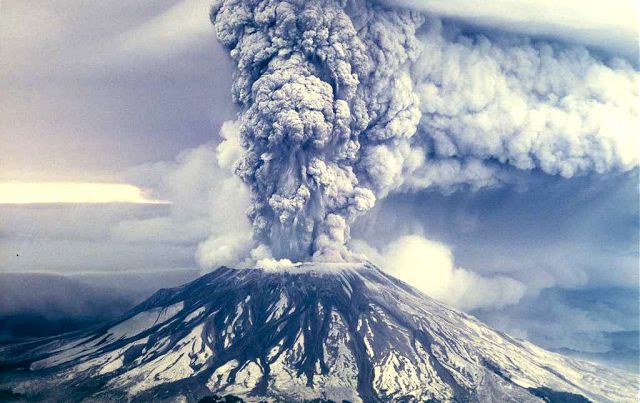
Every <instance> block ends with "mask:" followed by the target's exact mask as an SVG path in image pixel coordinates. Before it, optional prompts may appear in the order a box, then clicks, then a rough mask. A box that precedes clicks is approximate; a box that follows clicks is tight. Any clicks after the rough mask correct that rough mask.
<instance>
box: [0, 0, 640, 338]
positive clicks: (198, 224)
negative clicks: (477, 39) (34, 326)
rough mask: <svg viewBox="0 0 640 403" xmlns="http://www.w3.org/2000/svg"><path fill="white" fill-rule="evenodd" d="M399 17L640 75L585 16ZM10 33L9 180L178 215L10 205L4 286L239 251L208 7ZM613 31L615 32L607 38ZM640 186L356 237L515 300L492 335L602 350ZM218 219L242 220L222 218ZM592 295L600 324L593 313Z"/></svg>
mask: <svg viewBox="0 0 640 403" xmlns="http://www.w3.org/2000/svg"><path fill="white" fill-rule="evenodd" d="M620 2H621V3H620V4H621V6H620V7H622V8H624V7H627V6H628V4H629V3H625V2H624V0H620ZM395 3H404V4H409V5H411V6H414V7H418V8H421V9H426V10H427V11H437V12H439V13H441V14H443V15H445V16H447V17H449V18H452V19H453V20H455V21H457V22H456V23H460V24H463V26H464V27H465V30H466V31H467V32H474V31H478V32H484V33H486V32H489V33H491V32H493V31H494V30H496V29H498V30H499V31H500V33H501V34H504V32H515V34H517V35H534V37H535V38H538V37H542V38H545V39H547V40H548V39H552V40H556V41H560V42H561V43H564V42H567V41H568V42H573V43H578V44H584V45H588V46H592V51H593V52H594V53H597V54H604V55H607V57H609V56H619V57H622V58H625V59H627V60H628V61H630V63H632V64H634V65H636V60H635V57H637V54H636V53H635V52H634V49H636V50H637V32H633V27H632V28H629V23H628V20H627V19H625V18H624V16H623V17H620V13H612V15H611V16H610V17H607V18H602V15H601V14H600V13H599V12H598V10H589V7H585V8H584V9H582V7H581V10H582V14H581V16H582V18H581V22H580V24H582V25H580V24H579V25H577V26H576V25H575V21H574V20H573V19H569V20H570V21H569V22H568V20H566V19H563V18H560V17H558V18H550V19H547V20H546V21H545V23H544V24H542V23H539V22H538V23H536V21H534V20H535V18H534V17H531V18H532V20H531V21H530V23H529V24H525V25H526V27H527V29H522V28H517V27H522V24H520V22H521V21H520V20H514V19H513V18H512V17H511V16H510V15H506V16H505V15H503V13H499V12H495V10H493V9H492V8H491V7H489V6H486V8H485V9H483V8H482V7H481V8H480V9H478V10H477V13H478V14H477V15H469V13H468V12H467V11H465V12H461V11H459V10H458V8H456V6H455V5H456V2H448V3H447V4H448V6H447V7H445V5H446V4H445V5H443V4H444V3H442V2H437V1H425V2H417V1H405V2H395ZM552 3H555V4H560V5H561V6H567V7H576V4H575V3H574V2H571V1H567V2H560V3H557V2H546V1H540V2H534V1H526V2H521V4H522V5H524V6H526V7H529V9H532V10H539V12H540V13H542V14H543V15H561V13H560V14H558V13H555V14H554V8H553V7H554V5H553V4H552ZM484 4H485V5H486V4H489V3H484ZM442 7H444V9H443V8H442ZM555 7H558V6H557V5H556V6H555ZM465 10H468V9H465ZM556 11H557V10H556ZM545 13H547V14H545ZM549 13H551V14H549ZM487 14H488V16H487ZM525 14H526V13H525ZM562 15H563V14H562ZM519 18H520V17H519ZM0 19H1V22H2V23H1V24H0V30H1V31H0V32H1V38H2V48H1V49H0V52H1V54H0V60H2V64H1V69H0V94H2V95H0V97H1V98H0V100H1V103H2V108H0V141H1V142H2V144H3V156H2V159H1V161H0V164H1V165H0V180H1V181H88V182H96V181H97V182H101V181H110V182H122V183H131V184H134V185H138V186H140V187H142V188H148V189H150V190H151V191H152V192H153V195H154V196H155V197H158V198H161V199H167V200H172V201H174V204H173V205H139V204H100V205H87V204H70V205H66V204H56V205H33V204H32V205H0V223H2V225H1V226H0V257H1V261H2V266H0V270H1V271H5V272H8V271H19V272H30V271H54V272H60V273H80V272H82V273H85V272H101V273H103V272H113V273H117V272H118V271H143V272H146V271H148V272H155V271H159V270H160V271H162V270H180V269H193V268H197V267H199V266H198V244H199V243H200V242H202V241H204V240H206V239H207V238H209V239H212V240H213V241H215V237H213V238H212V234H213V235H220V234H228V233H234V234H235V232H234V231H236V232H237V238H238V239H242V237H243V236H244V234H243V233H242V232H241V231H240V232H238V227H243V225H245V224H242V223H241V224H237V223H236V222H235V221H234V220H235V219H236V218H237V217H242V210H241V209H240V208H238V207H235V208H234V207H233V206H229V205H228V204H221V202H220V200H212V199H211V197H212V196H211V195H212V194H213V195H214V196H215V195H219V196H220V198H223V197H231V198H233V199H234V200H233V201H234V202H235V199H236V198H237V199H239V200H240V202H239V203H238V205H239V206H240V207H242V205H243V202H244V200H245V199H246V194H245V193H242V191H241V190H238V187H237V186H238V184H237V183H236V182H233V180H232V179H229V178H228V174H226V173H222V172H220V170H219V168H217V167H216V161H215V159H216V153H215V151H214V150H213V148H212V147H213V146H214V145H215V144H216V143H217V142H219V137H218V132H219V131H220V128H221V127H222V124H223V122H225V121H228V120H232V119H234V118H235V116H236V106H235V105H234V104H233V103H232V101H231V98H230V95H229V94H230V87H231V77H232V73H233V66H232V63H231V62H230V60H229V58H228V56H227V55H226V52H225V51H224V50H223V49H222V47H221V46H220V45H219V44H218V42H217V41H216V39H215V35H214V32H213V28H212V27H210V23H209V21H208V1H199V0H188V1H176V0H161V1H156V2H153V4H150V3H149V4H147V3H131V4H127V5H126V6H125V5H123V3H122V2H118V1H102V2H95V4H88V3H84V2H83V3H80V2H74V1H62V0H57V1H39V2H38V1H32V2H28V4H27V2H23V1H18V0H15V1H12V0H7V1H3V2H2V13H1V17H0ZM514 21H515V22H514ZM610 26H618V27H620V29H619V30H618V31H616V34H615V35H614V36H613V37H611V36H610V34H609V33H607V32H610V31H607V28H608V27H610ZM514 27H515V28H514ZM587 28H589V29H587ZM591 28H593V29H591ZM629 29H631V32H632V33H631V34H629ZM585 32H586V33H585ZM612 38H613V39H612ZM636 70H637V67H636ZM638 185H639V184H638V169H637V168H636V169H633V170H631V171H629V172H626V173H617V172H612V173H607V174H602V175H599V174H587V175H582V176H577V177H573V178H571V179H564V178H562V177H560V176H555V175H547V174H545V173H543V172H542V171H541V170H538V169H534V170H531V171H522V172H518V173H517V175H516V178H515V180H514V181H513V182H511V183H509V184H506V185H503V186H499V187H490V188H487V189H483V190H479V191H473V190H471V189H468V188H463V189H460V190H457V191H455V192H451V193H442V192H439V191H434V190H422V191H416V192H405V193H398V194H394V195H392V196H390V197H389V198H387V199H385V200H384V201H382V202H381V203H379V204H378V205H377V206H376V207H375V209H374V210H373V211H372V212H370V213H369V214H368V215H366V216H364V217H362V218H361V219H359V220H358V221H357V222H356V224H355V225H354V228H353V232H352V235H353V237H354V238H356V239H361V240H364V241H366V243H367V244H368V245H369V246H370V247H374V248H377V249H378V251H382V252H381V253H384V252H383V250H384V247H385V245H387V244H389V243H392V242H393V241H394V240H396V239H398V238H399V237H401V236H405V235H415V234H419V235H420V236H423V237H425V238H428V239H429V240H432V241H434V242H438V243H440V244H442V245H444V246H445V248H446V250H447V251H448V252H447V253H450V259H449V260H448V261H447V262H448V263H447V264H450V265H451V267H452V270H464V272H465V273H474V274H477V275H478V276H482V277H483V278H488V279H491V278H495V277H496V276H503V277H508V278H510V279H513V280H514V281H517V282H518V284H521V285H522V293H521V294H518V295H517V297H514V298H513V299H512V300H511V301H510V302H509V303H508V304H507V305H506V306H497V305H494V306H484V307H480V306H475V305H469V306H468V309H469V310H473V311H474V312H475V313H477V314H478V315H480V317H481V318H483V319H485V320H487V321H488V322H489V323H490V324H493V325H495V326H498V327H499V328H501V329H504V330H507V331H509V332H511V333H513V334H515V335H518V336H522V337H528V338H531V339H533V340H534V341H536V342H539V343H541V344H543V345H545V346H548V347H554V348H556V347H573V348H576V349H582V350H587V351H588V350H598V349H606V348H607V343H608V342H607V340H606V338H605V337H604V336H602V335H603V334H604V333H607V332H618V331H627V330H635V331H637V330H638V327H639V324H638V316H637V304H636V305H635V309H634V308H633V306H634V305H633V303H634V302H637V299H638V231H639V225H638V215H639V212H638ZM211 186H213V188H214V192H213V193H212V192H211V190H210V187H211ZM229 195H230V196H229ZM212 205H213V207H212ZM216 208H217V210H221V209H222V210H224V211H232V212H231V213H230V214H224V217H219V216H216V213H215V210H216ZM218 214H219V213H218ZM212 217H214V218H213V219H212ZM238 220H242V218H238ZM241 229H242V228H241ZM239 242H240V241H239ZM16 254H19V255H20V256H19V257H16V256H15V255H16ZM419 270H422V268H419ZM424 270H428V267H427V268H425V269H424ZM426 277H427V278H428V276H426ZM489 292H499V290H496V289H492V288H489ZM594 295H595V296H597V298H602V303H603V304H607V307H608V309H598V306H597V304H594V303H593V298H586V297H585V296H594ZM550 300H552V301H553V318H554V319H553V320H554V325H553V326H548V327H547V328H545V327H544V326H543V325H544V324H545V323H546V322H548V319H547V317H546V316H545V312H540V311H539V310H536V309H532V308H531V307H533V306H535V305H536V304H541V303H542V302H543V301H544V302H545V303H546V304H548V303H549V301H550Z"/></svg>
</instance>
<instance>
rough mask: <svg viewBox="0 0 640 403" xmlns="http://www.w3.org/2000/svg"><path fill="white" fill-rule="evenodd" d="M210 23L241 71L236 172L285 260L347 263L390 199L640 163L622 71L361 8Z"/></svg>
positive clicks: (632, 74)
mask: <svg viewBox="0 0 640 403" xmlns="http://www.w3.org/2000/svg"><path fill="white" fill-rule="evenodd" d="M211 18H212V21H213V24H214V26H215V30H216V34H217V37H218V39H219V40H220V42H221V43H222V44H223V45H224V46H225V47H226V48H227V49H229V51H230V55H231V57H232V59H233V60H234V62H235V64H236V66H237V72H236V75H235V77H234V84H233V89H232V93H233V97H234V100H235V101H236V102H237V103H238V104H239V105H240V106H241V116H240V119H239V122H240V133H241V145H242V147H243V149H244V151H243V153H242V155H241V157H240V158H239V159H238V161H237V162H236V164H235V169H236V173H237V174H238V175H239V176H240V177H241V178H242V179H243V181H244V182H245V183H246V184H247V185H248V186H249V188H250V191H251V195H252V196H251V197H252V204H251V208H250V211H249V217H250V219H251V222H252V225H253V229H254V233H255V236H256V238H257V240H258V241H259V242H261V243H263V244H266V245H268V246H269V247H270V248H271V252H272V253H273V256H274V257H275V258H290V259H293V260H306V259H308V258H310V257H313V258H314V259H320V260H344V259H349V258H350V254H349V252H348V251H347V250H346V248H345V246H344V245H345V243H346V242H347V241H348V240H349V225H350V224H351V223H352V222H353V221H354V220H355V219H356V218H357V217H358V216H360V215H361V214H363V213H365V212H366V211H367V210H369V209H370V208H371V207H372V206H373V205H374V203H375V200H376V198H380V197H384V196H386V195H387V194H388V193H390V192H395V191H408V190H417V189H423V188H426V187H431V186H436V187H439V188H441V189H447V190H450V189H455V188H456V187H458V186H471V187H472V188H479V187H483V186H492V185H496V184H498V183H501V182H504V181H508V180H509V173H510V171H513V170H516V169H527V170H530V169H537V170H542V171H544V172H545V173H548V174H561V175H563V176H565V177H570V176H573V175H576V174H581V173H585V172H591V171H595V172H599V173H600V172H606V171H609V170H627V169H630V168H631V167H633V166H635V165H637V163H638V157H637V152H636V149H637V132H638V131H637V130H638V109H637V103H638V101H639V99H640V98H639V96H638V84H640V79H639V78H638V73H637V72H636V71H635V70H634V69H633V68H632V67H631V66H630V65H629V64H628V63H626V62H624V61H621V60H613V61H611V62H609V63H604V62H603V61H601V60H599V59H597V58H595V57H594V56H592V55H591V54H590V53H589V52H588V51H587V50H585V49H584V48H580V47H573V48H567V47H563V48H561V47H559V46H555V45H551V44H545V43H532V42H531V41H529V40H526V39H521V38H489V37H485V36H473V37H472V36H465V35H463V34H461V33H460V32H458V31H456V30H455V27H443V25H442V24H441V23H440V21H439V20H436V19H433V20H430V19H429V20H428V18H427V17H426V16H425V15H423V14H420V13H418V12H415V11H410V10H403V9H396V8H389V7H388V6H383V5H380V4H376V3H373V2H368V1H364V0H347V1H345V0H342V1H339V0H311V1H303V0H288V1H275V0H262V1H258V0H256V1H249V0H246V1H241V0H219V1H217V2H216V3H215V4H214V6H213V9H212V14H211Z"/></svg>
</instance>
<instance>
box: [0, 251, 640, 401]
mask: <svg viewBox="0 0 640 403" xmlns="http://www.w3.org/2000/svg"><path fill="white" fill-rule="evenodd" d="M0 359H1V361H2V368H1V373H0V389H2V393H4V394H5V395H6V396H11V397H13V398H16V399H18V400H20V399H23V400H38V399H44V400H55V401H60V400H64V401H188V402H191V401H198V400H200V399H202V398H203V397H206V396H211V395H214V394H215V395H218V396H225V395H233V396H236V397H239V398H241V399H243V400H245V401H265V400H266V401H305V400H313V399H320V400H333V401H350V402H361V401H362V402H378V401H401V402H418V401H430V402H434V401H437V402H453V401H455V402H472V401H480V402H528V401H532V402H533V401H537V402H539V401H574V402H584V401H589V400H591V401H613V402H622V401H635V398H636V391H637V378H636V377H635V376H634V375H631V374H628V373H624V372H621V371H616V370H612V369H608V368H605V367H603V366H600V365H596V364H592V363H588V362H583V361H579V360H575V359H570V358H566V357H564V356H561V355H558V354H555V353H551V352H548V351H546V350H543V349H541V348H539V347H536V346H535V345H533V344H531V343H529V342H526V341H524V340H519V339H515V338H512V337H509V336H507V335H505V334H502V333H500V332H497V331H495V330H492V329H491V328H489V327H488V326H486V325H485V324H483V323H481V322H480V321H478V320H477V319H475V318H473V317H472V316H469V315H467V314H465V313H462V312H460V311H457V310H455V309H452V308H449V307H447V306H445V305H443V304H441V303H439V302H437V301H435V300H433V299H431V298H429V297H427V296H426V295H424V294H422V293H421V292H419V291H418V290H416V289H415V288H412V287H411V286H409V285H407V284H405V283H403V282H401V281H399V280H397V279H396V278H394V277H391V276H389V275H388V274H386V273H384V272H383V271H381V270H380V269H378V268H376V267H375V266H373V265H372V264H370V263H362V264H348V263H343V264H302V265H298V266H295V267H291V268H287V269H277V270H275V269H272V270H269V269H261V268H255V269H241V270H239V269H233V268H228V267H221V268H219V269H217V270H215V271H213V272H211V273H209V274H206V275H204V276H202V277H200V278H199V279H197V280H195V281H193V282H191V283H188V284H186V285H184V286H181V287H177V288H173V289H163V290H160V291H158V292H157V293H155V294H154V295H153V296H151V297H150V298H149V299H148V300H146V301H145V302H143V303H142V304H140V305H138V306H137V307H135V308H134V309H132V310H131V311H130V312H128V313H127V314H126V315H124V316H123V317H122V318H120V319H118V320H115V321H112V322H110V323H107V324H105V325H102V326H99V327H95V328H92V329H89V330H85V331H79V332H75V333H70V334H66V335H62V336H58V337H55V338H48V339H39V340H35V341H31V342H28V343H22V344H18V345H11V346H6V347H4V348H3V349H2V350H0ZM560 399H564V400H560Z"/></svg>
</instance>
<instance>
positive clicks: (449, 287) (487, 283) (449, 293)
mask: <svg viewBox="0 0 640 403" xmlns="http://www.w3.org/2000/svg"><path fill="white" fill-rule="evenodd" d="M351 247H352V249H353V250H354V251H356V252H360V253H363V254H365V255H366V256H367V258H369V259H370V260H372V261H373V262H374V263H376V264H378V265H380V267H385V268H386V269H387V270H388V272H389V273H391V274H393V275H394V276H395V277H398V278H399V279H401V280H403V281H405V282H407V283H408V284H410V285H412V286H414V287H416V288H417V289H419V290H420V291H422V292H424V293H425V294H427V295H429V296H430V297H432V298H435V299H437V300H440V301H442V302H445V303H447V304H449V305H452V306H455V307H457V308H459V309H462V310H471V309H477V308H502V307H505V306H507V305H513V304H516V303H517V302H518V301H520V299H521V298H522V297H523V296H524V294H525V289H526V287H525V285H524V284H522V283H520V282H519V281H516V280H513V279H511V278H509V277H505V276H493V277H484V276H480V275H478V274H476V273H474V272H472V271H469V270H465V269H463V268H460V267H456V266H455V264H454V261H453V254H452V252H451V250H450V249H449V248H448V247H447V246H446V245H443V244H441V243H438V242H434V241H430V240H428V239H426V238H424V237H422V236H420V235H407V236H403V237H401V238H399V239H397V240H396V241H394V242H392V243H390V244H389V245H387V246H385V248H384V249H383V250H382V251H378V250H376V249H375V248H372V247H371V246H369V245H367V244H366V243H365V242H364V241H361V240H353V241H352V243H351Z"/></svg>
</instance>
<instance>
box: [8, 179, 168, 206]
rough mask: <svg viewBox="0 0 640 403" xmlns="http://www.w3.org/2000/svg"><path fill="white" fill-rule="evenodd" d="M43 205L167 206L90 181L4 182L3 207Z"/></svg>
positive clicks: (122, 187) (136, 191) (135, 191)
mask: <svg viewBox="0 0 640 403" xmlns="http://www.w3.org/2000/svg"><path fill="white" fill-rule="evenodd" d="M40 203H141V204H167V203H170V202H169V201H166V200H154V199H150V198H147V197H146V195H145V193H144V191H143V190H142V189H140V188H138V187H136V186H133V185H128V184H122V183H89V182H3V183H0V204H40Z"/></svg>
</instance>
